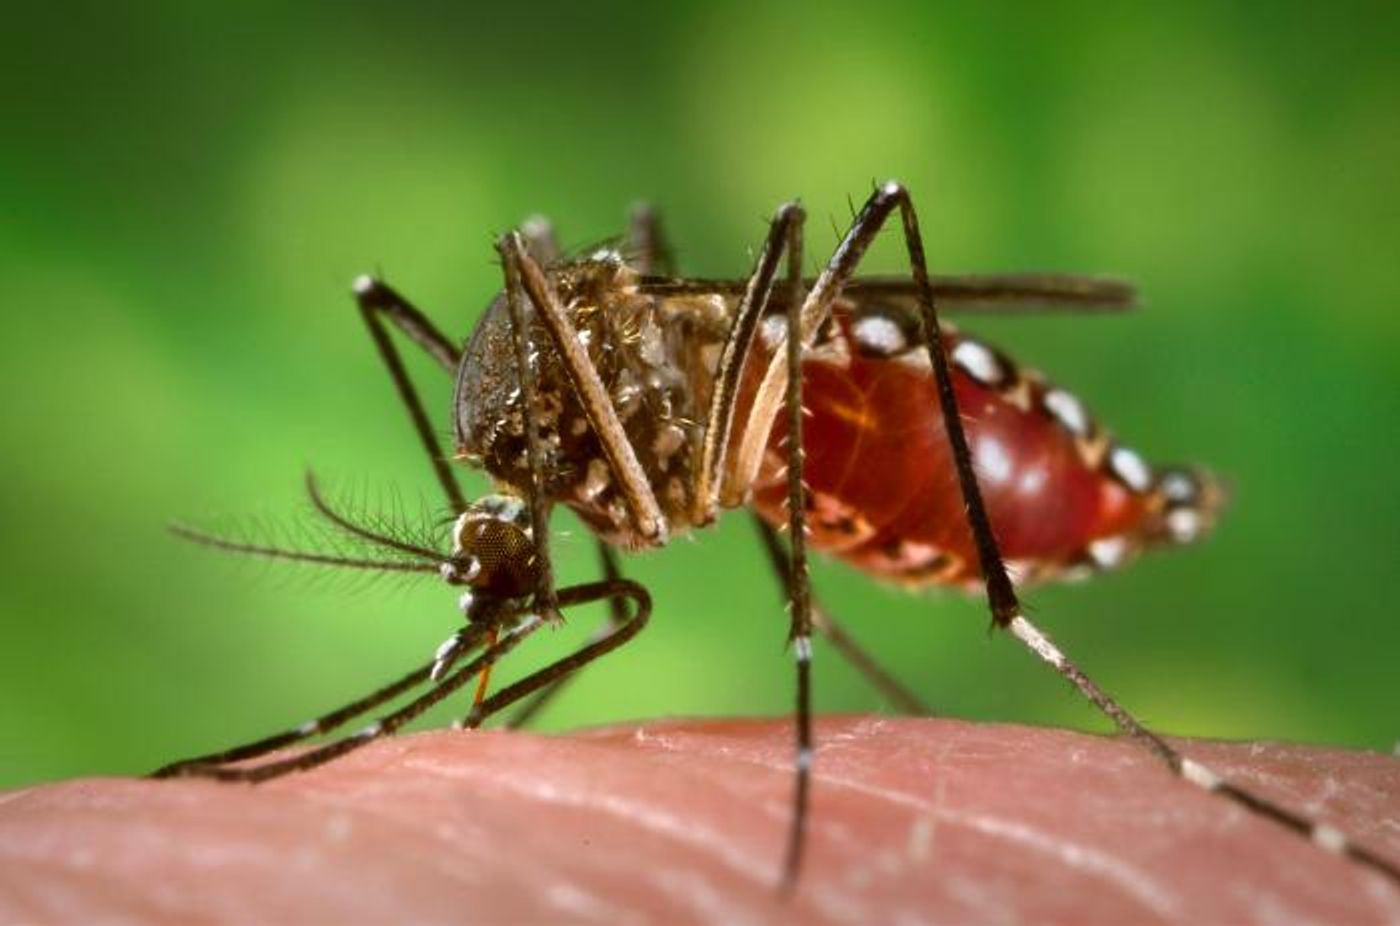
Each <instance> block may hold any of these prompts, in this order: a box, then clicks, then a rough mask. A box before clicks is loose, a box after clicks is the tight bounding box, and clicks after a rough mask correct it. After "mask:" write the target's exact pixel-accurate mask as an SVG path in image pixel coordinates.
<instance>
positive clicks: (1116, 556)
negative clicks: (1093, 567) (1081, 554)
mask: <svg viewBox="0 0 1400 926" xmlns="http://www.w3.org/2000/svg"><path fill="white" fill-rule="evenodd" d="M1089 558H1090V559H1092V560H1093V561H1094V562H1095V564H1097V565H1098V566H1099V568H1101V569H1112V568H1114V567H1115V566H1120V565H1122V563H1123V561H1124V560H1125V559H1127V558H1128V541H1127V540H1125V539H1124V538H1122V537H1103V538H1100V539H1099V540H1095V541H1093V542H1092V543H1090V544H1089Z"/></svg>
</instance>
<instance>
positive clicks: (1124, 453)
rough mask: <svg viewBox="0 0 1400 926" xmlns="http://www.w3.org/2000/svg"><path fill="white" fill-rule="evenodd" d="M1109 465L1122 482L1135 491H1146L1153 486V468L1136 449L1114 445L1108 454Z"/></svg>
mask: <svg viewBox="0 0 1400 926" xmlns="http://www.w3.org/2000/svg"><path fill="white" fill-rule="evenodd" d="M1108 465H1109V467H1110V468H1111V469H1112V470H1113V474H1114V475H1115V476H1117V477H1118V478H1119V479H1120V480H1121V481H1122V483H1123V484H1124V485H1125V486H1127V487H1128V488H1130V489H1132V490H1133V491H1134V492H1146V491H1147V490H1148V489H1149V488H1151V486H1152V469H1151V468H1150V467H1149V466H1148V465H1147V461H1146V460H1144V459H1143V458H1142V456H1141V455H1139V454H1138V452H1137V451H1136V450H1129V449H1128V448H1127V447H1114V448H1113V452H1112V453H1110V454H1109V455H1108Z"/></svg>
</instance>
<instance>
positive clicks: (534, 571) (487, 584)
mask: <svg viewBox="0 0 1400 926" xmlns="http://www.w3.org/2000/svg"><path fill="white" fill-rule="evenodd" d="M529 521H530V516H529V509H528V507H527V506H526V504H525V502H524V501H523V500H522V499H520V498H518V497H516V496H513V495H488V496H485V497H484V498H482V499H480V500H478V501H476V502H475V503H473V504H472V505H471V506H470V507H469V508H467V510H466V511H464V512H462V514H461V515H459V516H458V518H457V520H456V521H455V522H454V523H453V525H452V555H451V557H450V558H449V559H448V560H447V561H446V562H445V563H443V565H442V577H443V578H444V579H445V580H446V581H447V582H448V583H449V584H452V585H466V586H468V587H469V588H470V589H471V591H470V592H469V593H467V595H465V596H464V601H470V600H473V598H479V599H480V600H494V601H500V600H511V599H517V598H524V597H527V596H529V595H530V594H531V593H532V592H534V590H535V584H536V581H537V579H538V578H539V558H538V555H537V551H536V549H535V542H534V539H533V538H532V536H531V531H530V523H529Z"/></svg>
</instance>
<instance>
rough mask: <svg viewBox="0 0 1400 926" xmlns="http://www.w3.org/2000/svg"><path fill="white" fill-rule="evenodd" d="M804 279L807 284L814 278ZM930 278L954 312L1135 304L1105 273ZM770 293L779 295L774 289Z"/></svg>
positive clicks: (878, 299) (654, 288) (652, 285)
mask: <svg viewBox="0 0 1400 926" xmlns="http://www.w3.org/2000/svg"><path fill="white" fill-rule="evenodd" d="M805 282H806V285H807V286H809V287H810V286H811V285H812V283H813V282H814V281H813V280H807V281H805ZM931 282H932V284H933V297H934V300H935V301H936V302H937V303H938V307H939V308H940V309H943V310H946V311H949V312H955V313H968V314H1018V313H1032V312H1047V311H1052V312H1053V311H1067V312H1124V311H1128V310H1130V309H1133V308H1135V307H1136V306H1137V290H1136V289H1135V288H1134V287H1133V286H1132V285H1131V284H1129V283H1125V282H1124V281H1122V280H1116V279H1112V278H1110V277H1095V276H1082V275H1078V274H1064V273H989V274H958V275H939V276H934V277H932V278H931ZM747 283H748V281H747V280H707V279H675V278H671V277H643V278H642V280H641V283H640V289H641V291H642V292H645V293H649V294H652V295H657V296H695V295H704V294H709V293H714V294H719V295H723V296H731V297H737V296H739V295H740V294H741V293H743V291H744V287H745V286H746V285H747ZM842 295H843V296H844V297H845V298H846V299H849V300H851V301H853V302H858V303H884V304H887V305H890V306H895V307H899V308H904V309H908V310H917V308H918V298H919V297H918V291H917V288H916V287H915V284H914V281H913V280H911V279H909V278H908V277H878V276H876V277H860V278H857V279H855V280H852V281H851V282H850V283H849V284H848V285H847V286H846V289H845V291H844V292H843V294H842ZM773 298H774V299H777V298H780V293H779V292H778V291H777V290H775V291H774V293H773ZM775 305H776V303H775Z"/></svg>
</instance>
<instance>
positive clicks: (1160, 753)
mask: <svg viewBox="0 0 1400 926" xmlns="http://www.w3.org/2000/svg"><path fill="white" fill-rule="evenodd" d="M1007 629H1008V630H1010V631H1011V635H1012V636H1014V637H1015V638H1016V639H1018V640H1020V641H1021V642H1022V643H1024V644H1025V645H1026V646H1027V647H1029V648H1030V649H1031V651H1032V652H1034V653H1035V654H1036V655H1037V656H1039V657H1040V658H1041V659H1042V660H1043V661H1044V662H1045V663H1047V664H1048V665H1049V666H1050V667H1051V668H1053V669H1054V670H1055V671H1056V672H1058V673H1060V675H1062V676H1063V677H1064V678H1065V679H1066V680H1067V681H1068V682H1069V683H1070V684H1071V685H1073V686H1074V687H1075V688H1076V689H1077V690H1078V691H1079V693H1080V694H1082V695H1083V696H1084V697H1085V698H1086V699H1088V700H1089V702H1090V703H1092V704H1093V705H1094V707H1096V708H1098V709H1099V710H1100V711H1101V712H1103V713H1104V714H1105V715H1107V716H1108V718H1109V719H1110V720H1112V721H1113V723H1114V725H1115V726H1117V727H1118V729H1119V730H1121V731H1122V732H1123V733H1125V734H1127V735H1128V736H1129V737H1131V738H1132V739H1133V740H1134V741H1136V742H1138V743H1141V744H1142V745H1143V746H1145V747H1146V748H1147V749H1148V750H1149V751H1151V752H1152V753H1154V754H1155V755H1156V756H1157V757H1158V758H1159V759H1161V760H1162V761H1163V762H1164V763H1166V765H1167V767H1168V768H1170V769H1171V770H1172V771H1173V772H1175V773H1176V774H1177V775H1179V776H1180V777H1181V778H1184V779H1185V780H1186V781H1189V782H1190V783H1191V784H1193V785H1196V786H1197V787H1199V788H1203V789H1205V790H1207V791H1212V792H1214V793H1216V794H1219V795H1221V796H1223V797H1226V798H1228V799H1230V800H1231V801H1234V802H1235V803H1236V804H1240V805H1241V806H1243V807H1245V808H1246V809H1248V810H1250V811H1253V812H1254V813H1256V814H1259V815H1260V816H1263V817H1267V818H1268V819H1270V820H1273V821H1274V822H1276V823H1279V824H1281V825H1282V826H1285V827H1287V828H1288V829H1290V830H1293V831H1294V832H1295V833H1297V834H1298V835H1300V836H1302V837H1303V838H1305V839H1310V840H1312V842H1314V843H1316V844H1317V845H1318V846H1320V847H1321V848H1323V849H1325V850H1327V851H1328V852H1333V853H1336V854H1338V855H1343V856H1346V857H1347V858H1349V859H1352V860H1353V861H1356V862H1359V863H1361V864H1363V865H1366V866H1368V867H1370V868H1373V869H1375V870H1376V871H1379V872H1380V873H1381V874H1383V875H1385V876H1386V877H1388V878H1389V879H1390V880H1391V881H1393V882H1395V883H1396V884H1400V865H1397V864H1396V863H1395V862H1392V861H1390V860H1389V859H1386V858H1383V857H1381V856H1380V855H1378V854H1376V853H1375V852H1372V851H1371V850H1370V849H1367V848H1366V847H1365V846H1359V845H1357V844H1356V843H1354V842H1352V841H1351V840H1350V839H1349V838H1348V837H1347V836H1346V834H1345V833H1343V832H1341V831H1340V830H1338V829H1336V828H1335V827H1333V826H1329V825H1328V824H1326V823H1321V822H1319V821H1316V820H1310V819H1308V818H1307V817H1305V816H1303V815H1302V814H1300V813H1297V812H1295V811H1292V810H1289V809H1288V808H1287V807H1284V806H1282V805H1280V804H1278V803H1275V802H1274V801H1271V800H1269V799H1268V798H1265V797H1261V796H1259V795H1258V794H1256V793H1254V792H1253V791H1249V790H1247V789H1245V788H1242V787H1240V786H1239V785H1236V784H1233V783H1232V782H1230V781H1227V780H1226V779H1225V778H1223V777H1222V776H1221V775H1220V774H1219V773H1217V772H1215V771H1214V770H1212V769H1211V768H1209V767H1207V766H1205V765H1202V764H1201V763H1200V762H1197V761H1196V760H1195V759H1191V758H1189V757H1187V756H1184V755H1182V754H1181V753H1180V752H1178V751H1177V750H1176V749H1175V748H1173V747H1172V745H1171V744H1170V743H1168V742H1167V741H1166V740H1164V739H1162V738H1161V737H1160V736H1158V735H1157V734H1155V733H1153V732H1152V731H1151V730H1149V729H1147V728H1146V727H1144V726H1143V725H1142V723H1141V722H1139V721H1138V719H1137V718H1136V717H1134V716H1133V715H1132V714H1130V713H1129V712H1128V711H1127V710H1126V709H1125V708H1123V707H1122V706H1121V705H1120V704H1118V702H1117V701H1115V700H1113V698H1112V697H1111V696H1109V695H1108V694H1107V693H1106V692H1105V691H1104V690H1103V689H1102V688H1100V687H1099V686H1098V685H1097V684H1095V683H1094V681H1093V679H1091V678H1089V676H1087V675H1085V674H1084V672H1083V670H1081V669H1080V668H1079V667H1078V666H1077V665H1075V664H1074V663H1073V662H1070V660H1069V659H1068V658H1067V657H1066V656H1065V654H1064V653H1063V652H1061V651H1060V649H1059V647H1057V646H1056V645H1055V644H1054V643H1053V642H1052V641H1051V640H1050V638H1049V637H1048V636H1046V635H1045V634H1044V633H1042V632H1041V631H1040V630H1039V629H1038V628H1037V627H1036V626H1035V625H1034V624H1032V623H1031V622H1030V621H1029V620H1027V619H1026V617H1025V615H1023V614H1017V615H1015V616H1014V617H1012V618H1011V621H1010V623H1009V624H1008V625H1007Z"/></svg>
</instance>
